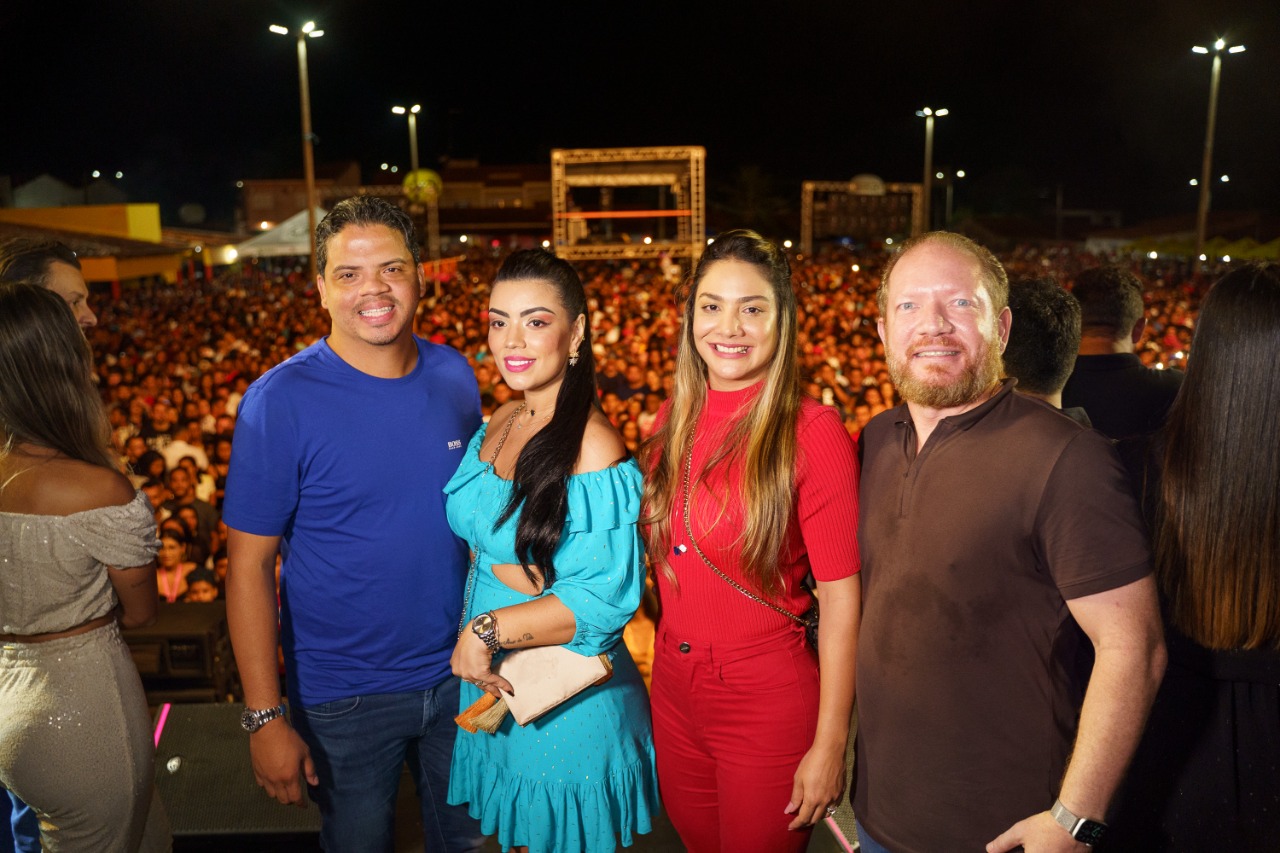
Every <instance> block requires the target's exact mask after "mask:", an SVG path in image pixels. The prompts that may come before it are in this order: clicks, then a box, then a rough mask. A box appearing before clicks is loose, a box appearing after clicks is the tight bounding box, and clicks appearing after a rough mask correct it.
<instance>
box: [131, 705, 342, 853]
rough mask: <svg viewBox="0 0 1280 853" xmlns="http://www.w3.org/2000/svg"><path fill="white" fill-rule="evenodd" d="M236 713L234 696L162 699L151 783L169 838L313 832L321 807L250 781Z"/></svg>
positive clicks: (315, 832)
mask: <svg viewBox="0 0 1280 853" xmlns="http://www.w3.org/2000/svg"><path fill="white" fill-rule="evenodd" d="M243 712H244V706H243V705H241V704H239V703H213V704H204V705H171V706H170V705H162V706H161V708H160V711H159V718H158V720H157V730H158V731H159V733H160V739H159V743H158V744H157V745H156V787H157V788H158V789H159V790H160V799H161V800H163V801H164V806H165V811H166V812H168V814H169V823H170V824H171V825H172V827H173V834H174V837H175V838H183V837H193V836H218V837H221V838H223V843H220V844H219V845H217V846H218V847H219V848H220V849H226V850H230V849H237V850H244V849H249V848H248V847H246V846H242V845H241V844H240V843H239V842H237V843H235V844H232V843H231V841H230V838H229V837H230V836H254V835H267V834H270V835H273V836H274V835H277V834H289V835H291V836H294V837H297V838H307V837H310V836H312V835H314V836H315V837H318V835H319V832H320V811H319V810H318V809H317V808H316V806H315V804H314V803H311V802H308V803H307V806H306V808H298V807H297V806H285V805H281V804H280V803H278V802H277V801H276V800H274V799H272V798H271V797H268V796H267V794H266V793H265V792H264V791H263V790H262V789H261V788H259V787H258V784H257V783H256V782H255V781H254V780H253V768H252V766H251V765H250V763H249V735H248V734H247V733H246V732H245V731H244V729H242V728H240V715H241V714H242V713H243ZM304 788H305V785H304ZM315 843H316V842H314V840H313V842H312V844H313V845H314V844H315ZM269 846H270V847H271V848H272V849H282V848H281V846H280V845H278V844H276V845H269ZM188 847H190V845H188Z"/></svg>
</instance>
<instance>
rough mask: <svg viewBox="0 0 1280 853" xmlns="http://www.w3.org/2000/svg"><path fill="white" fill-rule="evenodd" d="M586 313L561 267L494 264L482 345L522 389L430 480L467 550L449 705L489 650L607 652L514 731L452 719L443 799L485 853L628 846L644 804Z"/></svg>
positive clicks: (474, 681) (625, 548)
mask: <svg viewBox="0 0 1280 853" xmlns="http://www.w3.org/2000/svg"><path fill="white" fill-rule="evenodd" d="M586 310H587V309H586V297H585V295H584V293H583V289H582V282H581V280H580V279H579V278H578V275H577V273H576V272H575V271H574V270H573V267H571V266H570V265H569V264H568V263H566V262H565V261H563V260H560V259H558V258H556V257H555V256H554V255H552V254H551V253H549V252H545V251H541V250H536V249H535V250H528V251H522V252H516V253H515V254H513V255H511V256H510V257H509V258H508V259H507V261H506V262H505V263H504V264H503V265H502V268H501V269H500V270H499V271H498V274H497V276H496V277H495V279H494V284H493V290H492V293H491V295H490V300H489V349H490V352H491V353H492V355H493V357H494V359H495V360H496V361H497V363H498V366H499V369H500V370H501V371H502V376H503V379H504V381H506V383H507V385H509V386H510V387H511V389H512V390H513V391H519V392H523V399H522V400H518V401H512V402H510V403H508V404H506V405H504V406H503V407H502V408H500V409H499V410H498V411H497V412H495V413H494V415H493V417H492V418H491V419H490V421H489V424H490V426H492V429H490V428H489V427H482V428H481V429H480V431H479V432H477V433H476V435H475V436H474V437H473V438H472V439H471V443H470V445H469V446H468V448H467V451H466V454H465V455H464V458H463V462H462V464H461V465H460V466H459V468H458V472H457V473H456V474H455V475H454V477H453V479H452V480H451V481H450V482H449V484H448V485H447V486H446V487H445V494H446V500H447V512H448V516H449V523H450V524H451V525H452V527H453V529H454V532H456V533H457V534H458V535H459V536H461V537H463V538H465V539H466V540H467V542H468V543H469V544H470V546H471V550H472V552H473V553H474V555H475V556H474V565H473V568H472V572H473V575H474V580H473V583H471V584H469V587H470V593H469V595H468V600H467V605H466V613H465V614H464V621H465V623H466V624H465V625H464V626H463V628H462V631H461V633H460V635H459V638H458V644H457V646H456V648H455V649H454V653H453V671H454V672H455V673H456V674H458V675H459V676H460V677H461V678H462V679H463V681H464V683H463V685H462V700H461V704H462V707H463V708H466V707H468V706H470V705H471V704H472V703H473V702H474V701H476V700H477V699H479V698H480V697H481V696H482V695H483V693H489V694H491V695H493V696H494V697H498V698H500V696H501V694H500V692H499V688H502V689H504V690H507V691H508V692H510V690H511V685H510V684H509V683H508V682H507V681H506V680H505V679H503V678H502V677H501V676H500V675H499V674H497V673H495V672H493V671H492V670H491V668H490V664H491V663H492V662H493V657H494V654H495V653H497V654H499V655H500V654H501V653H503V652H505V651H507V650H513V649H521V648H528V647H532V646H546V645H563V646H565V647H566V648H567V649H569V650H571V651H574V652H577V653H579V654H582V655H584V656H594V655H598V654H601V653H604V654H607V655H608V656H609V658H610V660H611V662H612V664H613V677H612V678H611V679H610V680H609V681H607V682H605V683H604V684H601V685H597V686H594V687H589V688H587V689H586V690H585V691H583V692H581V693H579V694H578V695H577V696H574V697H573V698H572V699H569V700H568V701H566V702H564V703H562V704H561V705H558V706H557V707H555V708H553V709H552V710H551V711H550V712H548V713H547V714H546V715H544V716H542V717H540V718H538V719H536V720H534V721H532V722H530V723H528V724H527V725H525V726H523V727H522V726H519V725H517V724H516V723H515V721H514V720H513V719H511V718H510V717H507V718H506V719H505V720H503V722H502V724H501V726H500V727H499V728H498V730H497V732H496V733H495V734H488V733H486V732H484V731H479V732H474V733H473V732H469V731H466V730H459V732H458V736H457V740H456V741H455V744H454V750H453V765H452V769H451V772H450V779H449V802H451V803H454V804H462V803H467V804H468V808H469V811H470V813H471V815H472V817H475V818H477V819H479V820H480V822H481V828H482V830H483V831H484V832H485V833H486V834H494V833H496V834H497V836H498V841H499V843H500V844H501V845H502V849H503V850H508V849H516V850H522V849H523V850H528V851H530V853H553V851H554V853H567V851H575V850H579V851H592V853H594V851H600V850H613V849H615V848H616V846H617V842H618V839H619V838H620V839H621V842H622V844H623V846H630V845H631V843H632V842H633V839H634V836H635V834H636V833H645V832H648V831H649V829H650V823H651V818H652V816H653V814H655V813H656V812H657V810H658V785H657V775H656V773H655V771H654V755H653V733H652V727H651V724H650V718H649V698H648V694H647V692H646V691H645V687H644V682H643V680H642V679H641V677H640V674H639V672H638V671H637V670H636V666H635V663H634V661H633V660H632V659H631V654H630V653H629V652H628V651H627V648H626V646H625V645H624V644H623V642H622V629H623V627H624V626H625V625H626V624H627V622H628V621H629V620H630V619H631V617H632V615H633V614H634V613H635V611H636V608H637V607H638V606H639V603H640V597H641V594H642V592H643V590H644V562H643V551H642V546H641V544H640V537H639V534H638V532H637V530H636V517H637V515H638V513H639V509H640V487H641V478H640V471H639V469H638V468H637V467H636V463H635V461H634V460H632V459H630V458H629V456H628V454H627V450H626V447H625V445H624V444H623V442H622V439H621V438H620V437H619V435H618V433H617V431H616V430H615V429H614V428H613V426H612V425H611V424H610V423H609V421H608V419H607V418H606V417H605V415H604V414H603V412H601V411H600V408H599V406H598V405H597V402H596V400H597V398H596V386H595V364H594V360H593V358H592V354H591V342H590V336H589V333H588V330H587V326H586ZM500 659H501V658H500V657H499V660H500Z"/></svg>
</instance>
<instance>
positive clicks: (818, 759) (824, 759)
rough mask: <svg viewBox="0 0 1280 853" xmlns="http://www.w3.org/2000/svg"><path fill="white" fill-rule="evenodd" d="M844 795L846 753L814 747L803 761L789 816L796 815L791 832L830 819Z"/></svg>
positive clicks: (798, 769)
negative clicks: (834, 808) (828, 813)
mask: <svg viewBox="0 0 1280 853" xmlns="http://www.w3.org/2000/svg"><path fill="white" fill-rule="evenodd" d="M843 794H844V750H843V749H836V748H834V747H824V746H818V745H817V744H814V745H813V746H811V747H810V748H809V751H808V752H806V753H805V754H804V758H802V759H800V766H799V767H797V768H796V775H795V781H793V782H792V784H791V802H789V803H787V808H786V810H785V813H786V814H793V815H795V816H796V817H795V820H793V821H791V823H790V824H788V825H787V829H791V830H795V829H803V828H805V827H807V826H813V825H814V824H815V823H817V822H818V821H820V820H822V819H823V818H824V817H826V816H827V807H828V806H836V805H839V803H840V798H841V797H842V796H843Z"/></svg>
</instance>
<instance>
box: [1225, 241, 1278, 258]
mask: <svg viewBox="0 0 1280 853" xmlns="http://www.w3.org/2000/svg"><path fill="white" fill-rule="evenodd" d="M1231 257H1232V258H1234V257H1235V255H1232V256H1231ZM1240 257H1242V258H1248V259H1249V260H1251V261H1280V237H1277V238H1275V239H1274V240H1272V241H1270V242H1269V243H1262V244H1261V245H1258V246H1254V247H1253V248H1252V249H1250V250H1248V251H1247V252H1241V253H1240Z"/></svg>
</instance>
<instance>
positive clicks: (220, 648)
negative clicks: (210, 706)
mask: <svg viewBox="0 0 1280 853" xmlns="http://www.w3.org/2000/svg"><path fill="white" fill-rule="evenodd" d="M122 633H123V634H124V640H125V642H126V643H128V644H129V653H130V654H131V655H132V656H133V663H134V665H135V666H137V667H138V674H139V675H141V676H142V686H143V688H145V689H146V691H147V702H148V704H151V705H159V704H161V703H164V702H226V701H228V700H229V699H232V698H235V697H238V696H239V695H240V686H239V683H238V680H237V674H236V665H235V658H234V656H233V655H232V653H231V639H230V636H229V635H228V633H227V605H226V603H225V602H222V601H211V602H208V603H183V602H179V603H175V604H168V603H161V605H160V609H159V611H158V612H157V614H156V621H155V624H154V625H151V626H149V627H146V628H133V629H130V630H128V631H124V632H122Z"/></svg>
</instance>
